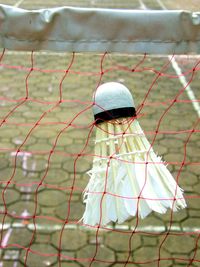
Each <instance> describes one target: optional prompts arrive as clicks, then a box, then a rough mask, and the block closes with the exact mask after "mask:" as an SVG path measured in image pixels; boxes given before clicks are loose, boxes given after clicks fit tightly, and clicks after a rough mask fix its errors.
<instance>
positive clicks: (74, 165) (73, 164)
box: [63, 151, 91, 173]
mask: <svg viewBox="0 0 200 267" xmlns="http://www.w3.org/2000/svg"><path fill="white" fill-rule="evenodd" d="M77 152H78V151H77ZM90 168H91V162H89V161H88V160H87V159H85V158H82V157H81V158H78V159H77V157H71V158H66V160H65V163H64V164H63V169H64V170H66V171H67V172H69V173H74V170H75V173H86V172H87V171H89V170H90Z"/></svg>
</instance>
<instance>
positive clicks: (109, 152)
mask: <svg viewBox="0 0 200 267" xmlns="http://www.w3.org/2000/svg"><path fill="white" fill-rule="evenodd" d="M93 100H94V106H93V113H94V118H95V125H96V140H95V153H94V154H95V155H94V159H93V166H92V169H91V170H90V171H89V172H88V174H89V176H90V180H89V183H88V185H87V187H86V188H85V190H84V203H85V204H86V207H85V212H84V214H83V217H82V220H83V223H84V224H87V225H92V226H94V225H106V224H108V223H109V222H117V223H123V222H124V221H125V220H127V219H129V218H130V217H131V216H139V217H141V218H145V217H146V216H147V215H148V214H149V213H150V212H151V211H155V212H158V213H165V212H166V211H167V209H168V208H171V209H173V211H177V210H179V209H181V208H185V207H186V203H185V200H184V197H183V190H182V189H181V188H180V187H179V186H178V185H177V183H176V181H175V180H174V178H173V177H172V175H171V174H170V172H169V171H168V169H167V167H166V165H165V163H164V162H162V160H161V158H160V157H159V156H157V155H156V154H155V153H154V151H153V149H152V147H151V144H150V143H149V142H148V140H147V139H146V136H145V134H144V132H143V131H142V129H141V127H140V125H139V123H138V121H137V120H136V111H135V105H134V101H133V98H132V95H131V93H130V91H129V90H128V89H127V88H126V87H125V86H124V85H122V84H120V83H116V82H109V83H105V84H102V85H101V86H99V87H98V88H97V90H96V92H95V94H94V96H93Z"/></svg>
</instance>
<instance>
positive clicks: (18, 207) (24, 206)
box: [8, 200, 40, 216]
mask: <svg viewBox="0 0 200 267" xmlns="http://www.w3.org/2000/svg"><path fill="white" fill-rule="evenodd" d="M25 211H26V212H28V213H29V214H30V215H33V214H34V211H35V202H32V201H26V202H25V201H21V200H19V201H18V202H16V203H14V204H11V205H9V207H8V212H9V213H11V214H13V215H16V216H20V215H21V214H22V213H23V212H25ZM39 213H40V207H39V206H38V208H37V213H36V214H39Z"/></svg>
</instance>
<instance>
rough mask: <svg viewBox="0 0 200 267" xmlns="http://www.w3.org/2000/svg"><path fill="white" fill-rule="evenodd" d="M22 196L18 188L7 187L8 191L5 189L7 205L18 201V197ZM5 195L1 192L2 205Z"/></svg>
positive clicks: (0, 200) (0, 201)
mask: <svg viewBox="0 0 200 267" xmlns="http://www.w3.org/2000/svg"><path fill="white" fill-rule="evenodd" d="M19 198H20V194H19V192H18V191H17V190H15V189H10V188H8V189H6V191H4V201H5V203H6V205H9V204H12V203H14V202H16V201H17V200H18V199H19ZM3 203H4V202H3V195H2V194H1V197H0V205H3Z"/></svg>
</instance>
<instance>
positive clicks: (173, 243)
mask: <svg viewBox="0 0 200 267" xmlns="http://www.w3.org/2000/svg"><path fill="white" fill-rule="evenodd" d="M162 240H163V238H160V241H161V242H162ZM194 247H195V238H194V237H192V236H188V235H185V234H184V233H183V234H182V235H173V233H170V234H169V235H168V236H167V239H166V240H165V241H164V243H163V248H165V250H167V251H168V252H170V253H175V252H176V253H186V254H187V253H190V252H191V251H192V250H193V249H194Z"/></svg>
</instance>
